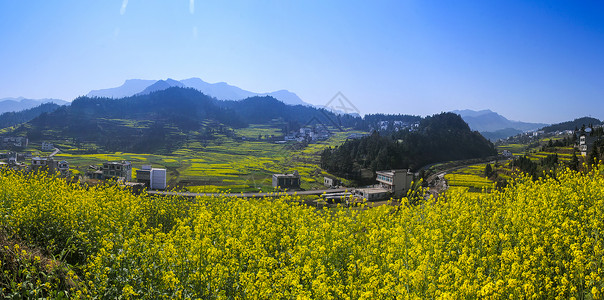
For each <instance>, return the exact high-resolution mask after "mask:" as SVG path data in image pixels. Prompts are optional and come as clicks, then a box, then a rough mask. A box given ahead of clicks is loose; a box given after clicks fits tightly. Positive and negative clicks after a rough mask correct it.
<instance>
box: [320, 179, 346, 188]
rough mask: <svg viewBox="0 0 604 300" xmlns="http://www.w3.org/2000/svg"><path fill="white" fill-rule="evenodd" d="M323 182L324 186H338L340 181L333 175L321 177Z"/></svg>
mask: <svg viewBox="0 0 604 300" xmlns="http://www.w3.org/2000/svg"><path fill="white" fill-rule="evenodd" d="M323 184H324V185H325V187H328V188H333V187H336V186H339V185H340V184H342V183H341V182H340V180H339V179H337V178H334V177H331V176H324V177H323Z"/></svg>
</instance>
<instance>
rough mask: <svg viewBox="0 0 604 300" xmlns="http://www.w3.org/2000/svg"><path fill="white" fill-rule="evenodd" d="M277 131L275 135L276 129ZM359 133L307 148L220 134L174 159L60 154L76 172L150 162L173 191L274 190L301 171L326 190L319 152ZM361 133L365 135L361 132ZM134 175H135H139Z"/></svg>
mask: <svg viewBox="0 0 604 300" xmlns="http://www.w3.org/2000/svg"><path fill="white" fill-rule="evenodd" d="M271 130H272V131H271ZM276 130H277V129H275V128H269V127H267V126H264V125H254V126H252V127H251V128H247V129H244V130H239V129H238V130H236V134H237V135H238V136H239V137H241V136H247V137H249V138H250V139H251V138H257V136H258V134H262V135H263V136H264V135H266V134H268V135H270V134H275V133H277V131H276ZM352 132H356V131H351V132H334V135H333V136H332V137H331V138H330V139H328V140H326V141H320V142H317V143H313V144H309V145H308V146H306V147H303V148H301V147H300V146H299V145H296V144H295V143H285V144H277V143H274V142H270V141H262V140H261V141H255V140H244V141H241V140H237V139H234V138H231V137H227V136H225V135H215V136H216V138H215V139H214V140H210V141H203V142H200V141H198V140H192V141H190V142H187V143H186V144H185V145H184V147H182V148H180V149H178V150H176V151H174V152H172V153H171V154H169V155H156V154H136V153H122V152H116V153H110V154H73V153H71V154H70V153H69V151H66V152H67V153H63V152H62V153H60V154H58V155H56V157H57V158H61V159H65V160H67V161H68V162H69V163H70V166H71V168H72V169H76V170H77V171H76V172H78V173H85V172H86V170H87V169H88V166H90V165H97V166H98V165H101V164H102V163H103V162H104V161H120V160H127V161H130V162H131V163H132V164H133V166H134V168H135V169H138V168H140V167H141V166H142V165H147V164H150V165H152V166H153V167H157V168H166V169H167V171H168V180H169V186H170V187H173V188H175V187H178V188H183V187H186V189H187V190H189V191H196V192H197V191H198V192H220V191H231V192H248V191H272V190H273V188H272V185H271V183H272V181H271V178H272V174H274V173H284V172H292V171H294V170H296V171H298V173H300V175H301V176H302V182H301V186H302V188H303V189H313V188H319V187H322V186H323V175H324V174H325V173H324V172H322V171H321V170H320V168H319V167H318V162H319V153H320V152H321V151H323V149H325V148H327V147H335V146H338V145H340V144H341V143H342V142H344V141H345V140H346V137H347V136H348V135H349V134H350V133H352ZM356 133H361V132H356ZM133 177H135V174H134V173H133Z"/></svg>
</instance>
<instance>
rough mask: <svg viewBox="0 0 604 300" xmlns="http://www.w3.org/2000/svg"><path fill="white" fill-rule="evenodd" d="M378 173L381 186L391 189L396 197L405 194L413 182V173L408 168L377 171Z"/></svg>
mask: <svg viewBox="0 0 604 300" xmlns="http://www.w3.org/2000/svg"><path fill="white" fill-rule="evenodd" d="M376 174H377V176H376V180H377V181H378V184H379V186H380V187H381V188H384V189H386V190H389V191H390V192H391V193H392V194H393V195H394V197H396V198H400V197H403V196H405V195H406V194H407V191H408V190H409V188H411V182H413V173H411V172H410V171H409V170H407V169H401V170H390V171H377V172H376Z"/></svg>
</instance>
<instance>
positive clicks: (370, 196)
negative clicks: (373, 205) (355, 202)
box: [354, 187, 392, 201]
mask: <svg viewBox="0 0 604 300" xmlns="http://www.w3.org/2000/svg"><path fill="white" fill-rule="evenodd" d="M354 195H355V196H356V197H358V198H365V199H367V201H378V200H385V199H388V198H389V197H390V196H391V195H392V193H391V192H390V190H388V189H385V188H382V187H371V188H361V189H355V190H354Z"/></svg>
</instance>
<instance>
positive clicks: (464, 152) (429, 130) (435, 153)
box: [321, 113, 497, 178]
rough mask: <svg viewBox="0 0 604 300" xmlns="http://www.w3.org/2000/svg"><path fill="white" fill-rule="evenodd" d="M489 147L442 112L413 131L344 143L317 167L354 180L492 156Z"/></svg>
mask: <svg viewBox="0 0 604 300" xmlns="http://www.w3.org/2000/svg"><path fill="white" fill-rule="evenodd" d="M496 154H497V151H496V150H495V148H494V146H493V144H492V143H491V142H489V141H488V140H486V139H485V138H484V137H482V136H481V135H480V134H479V133H478V132H473V131H471V130H470V128H469V127H468V125H467V124H466V123H465V122H464V121H463V119H461V117H460V116H459V115H456V114H453V113H442V114H438V115H434V116H431V117H426V118H424V119H422V120H421V121H420V125H419V127H418V128H417V130H413V131H398V132H393V133H390V134H386V135H381V134H380V133H377V132H374V133H373V134H371V135H370V136H367V137H364V138H361V139H356V140H348V141H346V142H345V143H344V144H342V145H341V146H339V147H337V148H335V149H326V150H324V151H323V153H322V155H321V166H322V167H323V168H324V169H326V170H328V171H330V172H333V173H335V174H338V175H340V176H344V177H347V178H354V177H355V176H356V175H357V174H359V173H360V172H361V169H370V170H372V171H376V170H382V169H399V168H410V169H414V170H415V169H418V168H420V167H422V166H424V165H427V164H431V163H435V162H441V161H450V160H460V159H470V158H481V157H488V156H493V155H496Z"/></svg>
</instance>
